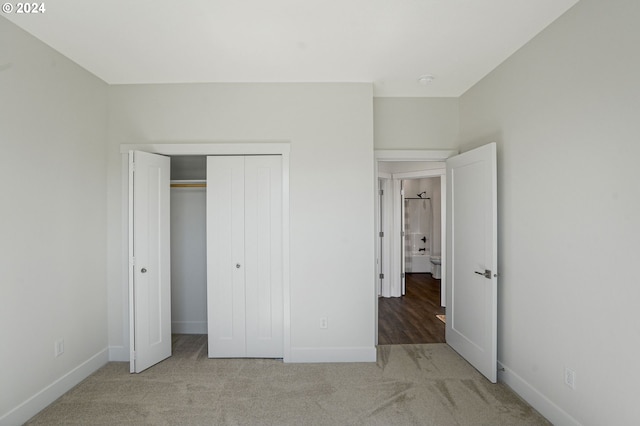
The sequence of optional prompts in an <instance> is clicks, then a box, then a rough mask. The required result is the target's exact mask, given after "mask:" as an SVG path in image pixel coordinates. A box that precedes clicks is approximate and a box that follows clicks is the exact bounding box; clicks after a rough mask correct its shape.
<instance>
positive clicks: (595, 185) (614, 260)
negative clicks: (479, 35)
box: [460, 0, 640, 425]
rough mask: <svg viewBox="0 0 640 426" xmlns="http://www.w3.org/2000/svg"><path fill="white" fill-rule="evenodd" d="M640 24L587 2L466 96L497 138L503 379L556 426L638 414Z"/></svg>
mask: <svg viewBox="0 0 640 426" xmlns="http://www.w3.org/2000/svg"><path fill="white" fill-rule="evenodd" d="M638 22H640V2H638V1H637V0H613V1H606V2H604V1H601V0H582V1H580V2H579V3H578V4H577V5H576V6H575V7H573V8H572V9H570V10H569V11H568V12H567V13H566V14H565V15H563V16H562V17H561V18H560V19H558V20H557V21H556V22H554V23H553V24H551V25H550V26H549V27H548V28H547V29H546V30H545V31H544V32H542V33H541V34H540V35H538V36H537V37H536V38H535V39H534V40H533V41H532V42H530V43H529V44H528V45H526V46H525V47H524V48H522V49H521V50H520V51H518V52H517V53H516V54H514V55H513V56H512V57H511V58H509V59H508V60H507V61H505V62H504V63H503V64H502V65H501V66H500V67H499V68H497V69H496V70H495V71H493V72H492V73H491V74H489V75H488V76H487V77H486V78H485V79H484V80H482V81H481V82H480V83H479V84H477V85H476V86H474V87H473V88H472V89H471V90H469V91H468V92H467V93H465V94H464V95H463V96H462V97H461V99H460V128H461V142H462V145H463V147H464V148H465V150H466V149H467V148H470V147H473V146H476V145H479V144H482V143H485V142H489V141H497V142H498V165H499V170H498V191H499V211H498V218H499V245H500V250H499V262H500V265H501V267H500V282H499V312H498V318H499V353H498V356H499V360H500V362H501V363H502V364H503V365H504V366H505V367H506V371H505V374H504V375H503V376H502V378H503V379H504V380H507V382H508V383H509V384H510V385H511V386H513V387H514V388H516V389H517V390H518V391H519V392H520V393H521V395H523V396H525V397H526V398H527V399H529V400H530V401H531V402H533V403H534V405H535V406H536V407H537V408H538V409H539V410H540V411H542V413H543V414H545V415H546V416H547V417H548V418H549V419H550V420H551V421H552V422H554V423H555V424H571V423H573V421H575V422H579V423H581V424H585V425H604V424H606V425H631V424H637V423H638V419H640V405H639V404H638V382H639V381H640V364H639V363H638V354H639V353H640V327H639V324H640V309H638V307H639V306H640V285H639V283H640V281H639V278H638V276H639V275H638V268H637V264H638V259H640V244H639V243H638V239H639V238H640V220H639V218H640V176H639V174H638V170H640V167H639V166H638V160H639V159H640V142H639V140H640V139H639V138H640V120H639V118H640V83H639V80H638V76H639V75H640V55H639V54H638V52H639V50H638V49H639V47H638V46H640V27H639V26H638ZM565 367H569V368H571V369H573V370H574V371H575V372H576V388H575V390H572V389H570V388H569V387H567V386H566V385H565V384H564V378H563V375H564V369H565Z"/></svg>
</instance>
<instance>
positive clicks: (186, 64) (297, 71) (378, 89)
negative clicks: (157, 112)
mask: <svg viewBox="0 0 640 426" xmlns="http://www.w3.org/2000/svg"><path fill="white" fill-rule="evenodd" d="M577 1H578V0H269V1H266V0H190V1H183V2H178V1H175V0H109V1H97V0H92V1H88V0H55V1H51V2H45V7H46V11H45V12H44V13H41V14H29V15H26V14H16V13H15V11H14V13H10V14H7V13H3V16H4V17H6V18H8V19H9V20H11V21H13V22H14V23H16V24H17V25H18V26H20V27H22V28H23V29H25V30H26V31H28V32H29V33H31V34H33V35H34V36H36V37H37V38H39V39H40V40H42V41H43V42H45V43H46V44H48V45H50V46H51V47H53V48H54V49H56V50H58V51H59V52H61V53H62V54H63V55H65V56H67V57H69V58H70V59H72V60H73V61H75V62H76V63H78V64H80V65H81V66H82V67H84V68H86V69H87V70H89V71H90V72H92V73H93V74H95V75H96V76H98V77H100V78H101V79H103V80H104V81H106V82H107V83H110V84H141V83H189V82H224V83H228V82H373V83H374V94H375V95H376V96H400V97H404V96H427V97H457V96H460V95H461V94H463V93H464V92H465V91H466V90H467V89H469V88H470V87H471V86H473V85H474V84H475V83H476V82H478V81H479V80H480V79H482V77H484V76H485V75H486V74H487V73H489V72H490V71H491V70H493V69H494V68H495V67H496V66H498V65H499V64H500V63H501V62H502V61H504V60H505V59H506V58H508V57H509V56H510V55H511V54H513V53H514V52H515V51H516V50H518V49H519V48H520V47H522V46H523V45H524V44H525V43H526V42H527V41H529V40H531V39H532V38H533V37H534V36H535V35H536V34H538V33H539V32H540V31H541V30H543V29H544V28H545V27H546V26H547V25H549V24H550V23H551V22H553V21H554V20H555V19H556V18H558V17H559V16H560V15H561V14H562V13H564V12H565V11H566V10H567V9H569V8H570V7H571V6H573V5H574V4H575V3H577ZM426 74H428V75H432V76H433V77H434V79H433V81H431V82H429V83H427V84H420V83H419V82H418V79H419V77H420V76H422V75H426Z"/></svg>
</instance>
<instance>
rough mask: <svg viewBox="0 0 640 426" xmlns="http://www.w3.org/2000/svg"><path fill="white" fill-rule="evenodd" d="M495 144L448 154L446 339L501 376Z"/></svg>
mask: <svg viewBox="0 0 640 426" xmlns="http://www.w3.org/2000/svg"><path fill="white" fill-rule="evenodd" d="M497 242H498V241H497V184H496V145H495V143H491V144H488V145H484V146H482V147H480V148H476V149H474V150H471V151H468V152H465V153H463V154H460V155H458V156H455V157H451V158H449V159H447V274H446V280H447V325H446V341H447V343H448V344H449V345H450V346H451V347H452V348H453V349H454V350H455V351H456V352H458V353H459V354H460V355H461V356H462V357H463V358H465V359H466V360H467V361H469V363H471V365H473V366H474V367H475V368H476V369H477V370H478V371H480V373H482V374H483V375H485V376H486V377H487V378H488V379H489V380H490V381H491V382H493V383H495V382H496V381H497V301H498V297H497V295H498V292H497V284H498V278H497V276H498V273H497V271H498V261H497V245H498V244H497Z"/></svg>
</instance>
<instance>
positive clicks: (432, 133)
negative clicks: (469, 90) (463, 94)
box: [373, 98, 458, 149]
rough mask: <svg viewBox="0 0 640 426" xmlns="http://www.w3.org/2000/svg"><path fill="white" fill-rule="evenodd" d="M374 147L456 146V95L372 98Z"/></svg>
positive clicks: (419, 147) (439, 147)
mask: <svg viewBox="0 0 640 426" xmlns="http://www.w3.org/2000/svg"><path fill="white" fill-rule="evenodd" d="M373 105H374V115H373V124H374V137H375V149H429V148H432V149H455V148H457V142H458V140H457V139H458V98H376V99H374V104H373Z"/></svg>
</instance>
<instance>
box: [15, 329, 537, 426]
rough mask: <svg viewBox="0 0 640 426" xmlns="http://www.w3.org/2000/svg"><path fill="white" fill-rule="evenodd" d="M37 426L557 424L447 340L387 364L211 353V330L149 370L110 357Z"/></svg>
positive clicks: (399, 349)
mask: <svg viewBox="0 0 640 426" xmlns="http://www.w3.org/2000/svg"><path fill="white" fill-rule="evenodd" d="M27 424H29V425H141V424H145V425H437V426H446V425H548V424H549V423H548V422H547V421H546V420H545V419H544V418H542V417H541V416H540V415H539V414H538V413H537V412H536V411H534V410H533V409H532V408H531V407H530V406H528V405H527V404H526V403H524V402H523V401H522V400H521V399H519V398H518V397H517V396H516V395H515V394H514V393H513V392H511V391H510V390H509V389H508V388H507V387H506V386H504V385H501V384H498V385H494V384H491V383H489V382H488V381H487V380H486V379H485V378H484V377H482V376H481V375H480V374H479V373H478V372H477V371H476V370H475V369H473V368H472V367H471V366H469V364H467V363H466V362H465V361H464V360H463V359H462V358H460V357H459V356H458V355H457V354H456V353H455V352H454V351H453V350H451V349H450V348H449V347H448V346H447V345H445V344H429V345H397V346H380V347H379V349H378V362H377V363H352V364H337V363H336V364H284V363H282V362H281V361H279V360H262V359H217V360H213V359H207V358H206V336H177V337H175V338H174V356H173V357H171V358H169V359H167V360H166V361H163V362H162V363H160V364H158V365H156V366H154V367H151V368H150V369H149V370H147V371H145V372H143V373H141V374H129V373H128V364H126V363H109V364H107V365H106V366H104V367H103V368H102V369H100V370H98V371H97V372H96V373H95V374H93V375H92V376H90V377H89V378H87V379H86V380H85V381H84V382H82V383H81V384H79V385H78V386H76V387H75V388H74V389H72V390H71V391H70V392H68V393H67V394H65V395H64V396H63V397H61V398H60V399H58V400H57V401H56V402H55V403H53V404H52V405H51V406H49V407H48V408H46V409H45V410H44V411H42V412H41V413H40V414H38V415H37V416H35V417H34V418H33V419H31V420H30V421H29V422H28V423H27Z"/></svg>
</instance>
